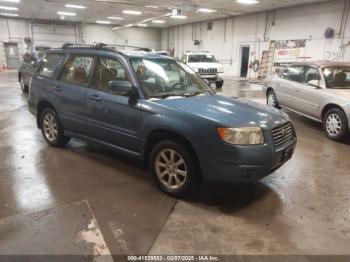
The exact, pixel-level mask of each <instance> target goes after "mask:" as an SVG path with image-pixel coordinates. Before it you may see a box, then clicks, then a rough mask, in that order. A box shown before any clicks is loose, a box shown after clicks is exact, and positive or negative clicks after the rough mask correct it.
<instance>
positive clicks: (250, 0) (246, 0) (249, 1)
mask: <svg viewBox="0 0 350 262" xmlns="http://www.w3.org/2000/svg"><path fill="white" fill-rule="evenodd" d="M236 2H237V3H239V4H244V5H254V4H257V3H259V1H258V0H236Z"/></svg>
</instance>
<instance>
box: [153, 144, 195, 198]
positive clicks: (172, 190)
mask: <svg viewBox="0 0 350 262" xmlns="http://www.w3.org/2000/svg"><path fill="white" fill-rule="evenodd" d="M189 152H190V150H188V148H187V147H186V146H184V145H183V144H181V143H178V142H176V141H171V140H165V141H161V142H159V143H158V144H156V145H155V146H154V147H153V149H152V152H151V157H150V160H149V161H150V163H149V167H150V173H151V175H152V177H153V178H154V180H155V182H156V184H157V186H158V187H159V188H160V189H161V190H162V191H163V192H165V193H166V194H168V195H170V196H173V197H182V196H185V195H187V194H188V193H190V192H192V191H193V189H194V188H195V186H196V185H197V184H198V181H199V172H198V168H197V162H196V159H195V158H194V157H192V156H191V154H190V153H189Z"/></svg>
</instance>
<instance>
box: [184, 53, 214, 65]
mask: <svg viewBox="0 0 350 262" xmlns="http://www.w3.org/2000/svg"><path fill="white" fill-rule="evenodd" d="M188 62H189V63H203V62H204V63H215V62H216V59H215V57H214V56H213V55H209V54H207V55H190V56H189V57H188Z"/></svg>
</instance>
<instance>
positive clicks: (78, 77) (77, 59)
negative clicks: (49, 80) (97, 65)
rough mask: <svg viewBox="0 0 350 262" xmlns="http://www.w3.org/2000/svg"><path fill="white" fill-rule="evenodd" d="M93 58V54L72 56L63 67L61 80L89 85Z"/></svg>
mask: <svg viewBox="0 0 350 262" xmlns="http://www.w3.org/2000/svg"><path fill="white" fill-rule="evenodd" d="M93 60H94V58H93V57H92V56H84V55H72V56H70V57H69V59H68V61H67V62H66V64H65V65H64V67H63V69H62V73H61V77H60V80H61V81H63V82H66V83H69V84H73V85H79V86H87V85H88V84H89V78H90V73H91V65H92V62H93Z"/></svg>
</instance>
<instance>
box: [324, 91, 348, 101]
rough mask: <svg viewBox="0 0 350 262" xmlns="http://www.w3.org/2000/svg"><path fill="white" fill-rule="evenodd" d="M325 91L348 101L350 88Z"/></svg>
mask: <svg viewBox="0 0 350 262" xmlns="http://www.w3.org/2000/svg"><path fill="white" fill-rule="evenodd" d="M327 91H328V92H329V93H331V94H333V95H336V96H340V97H342V98H344V99H346V100H349V101H350V89H327Z"/></svg>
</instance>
